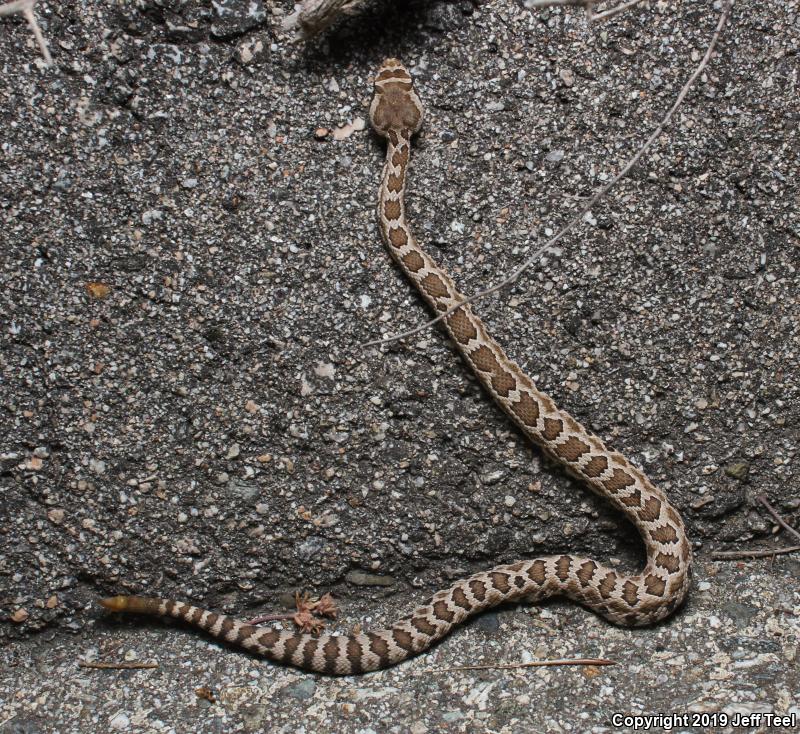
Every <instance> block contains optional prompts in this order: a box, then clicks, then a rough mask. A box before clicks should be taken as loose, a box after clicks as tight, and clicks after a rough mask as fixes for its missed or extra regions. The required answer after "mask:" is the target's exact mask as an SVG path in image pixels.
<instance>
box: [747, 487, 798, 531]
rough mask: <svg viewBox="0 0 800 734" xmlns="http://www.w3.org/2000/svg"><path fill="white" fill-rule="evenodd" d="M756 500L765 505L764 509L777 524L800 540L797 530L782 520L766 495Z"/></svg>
mask: <svg viewBox="0 0 800 734" xmlns="http://www.w3.org/2000/svg"><path fill="white" fill-rule="evenodd" d="M756 499H757V500H758V501H759V502H760V503H761V504H762V505H764V507H766V509H767V512H768V513H769V514H770V515H772V517H773V518H774V519H775V522H777V523H778V525H780V526H781V527H782V528H783V529H784V530H786V531H787V532H788V533H790V534H791V535H794V537H795V538H797V539H798V540H800V533H798V532H797V531H796V530H795V529H794V528H793V527H792V526H791V525H789V523H788V522H786V520H784V519H783V518H782V517H781V516H780V515H779V514H778V511H777V510H776V509H775V508H774V507H773V506H772V505H771V504H770V503H769V501H768V500H767V496H766V495H765V494H760V495H758V497H756Z"/></svg>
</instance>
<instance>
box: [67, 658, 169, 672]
mask: <svg viewBox="0 0 800 734" xmlns="http://www.w3.org/2000/svg"><path fill="white" fill-rule="evenodd" d="M78 667H79V668H96V669H98V670H142V669H145V668H157V667H158V663H101V662H92V661H88V662H87V661H86V660H80V661H79V662H78Z"/></svg>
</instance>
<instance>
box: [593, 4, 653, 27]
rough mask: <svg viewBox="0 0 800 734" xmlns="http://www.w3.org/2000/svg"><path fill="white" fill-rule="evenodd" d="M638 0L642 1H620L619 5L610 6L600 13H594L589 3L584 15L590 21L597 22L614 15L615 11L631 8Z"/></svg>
mask: <svg viewBox="0 0 800 734" xmlns="http://www.w3.org/2000/svg"><path fill="white" fill-rule="evenodd" d="M640 2H642V0H630V2H627V3H621V4H620V5H617V6H615V7H613V8H610V9H609V10H604V11H603V12H602V13H595V12H594V11H593V10H592V7H591V6H590V5H587V6H586V15H587V16H589V20H590V21H592V22H594V23H597V22H598V21H601V20H608V19H609V18H611V17H613V16H615V15H616V14H617V13H624V12H625V11H626V10H628V9H629V8H632V7H633V6H634V5H638V4H639V3H640Z"/></svg>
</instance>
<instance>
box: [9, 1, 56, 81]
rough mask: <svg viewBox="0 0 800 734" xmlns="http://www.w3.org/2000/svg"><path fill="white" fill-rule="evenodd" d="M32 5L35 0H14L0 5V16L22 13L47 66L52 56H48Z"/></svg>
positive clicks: (51, 60) (45, 43) (50, 64)
mask: <svg viewBox="0 0 800 734" xmlns="http://www.w3.org/2000/svg"><path fill="white" fill-rule="evenodd" d="M34 5H36V0H15V2H12V3H6V4H5V5H0V16H3V15H12V14H14V13H21V14H22V15H24V16H25V20H27V21H28V25H29V26H30V28H31V31H33V37H34V38H35V39H36V43H38V44H39V49H40V50H41V52H42V56H43V57H44V60H45V63H46V64H47V65H48V66H52V65H53V57H52V56H50V50H49V49H48V48H47V41H45V40H44V36H43V35H42V30H41V28H39V23H38V22H37V21H36V15H35V14H34V12H33V6H34Z"/></svg>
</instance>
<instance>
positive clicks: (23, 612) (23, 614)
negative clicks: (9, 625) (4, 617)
mask: <svg viewBox="0 0 800 734" xmlns="http://www.w3.org/2000/svg"><path fill="white" fill-rule="evenodd" d="M29 616H30V615H29V614H28V610H27V609H17V611H15V612H11V614H10V615H9V619H10V620H11V621H12V622H16V623H17V624H22V623H23V622H24V621H25V620H26V619H27V618H28V617H29Z"/></svg>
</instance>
